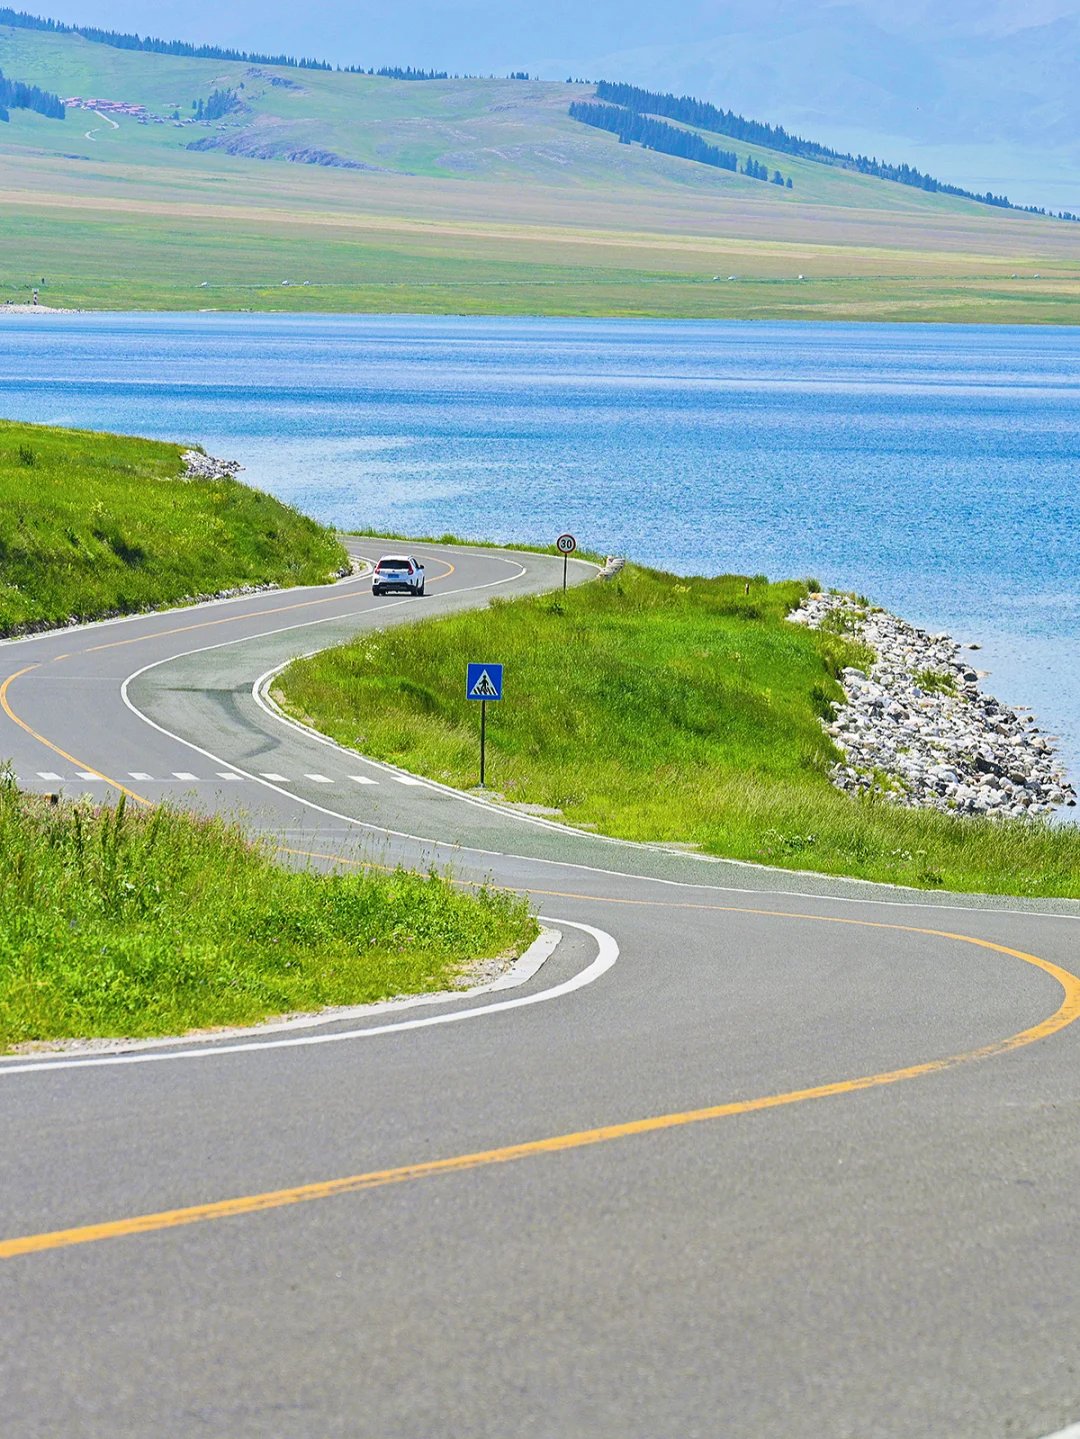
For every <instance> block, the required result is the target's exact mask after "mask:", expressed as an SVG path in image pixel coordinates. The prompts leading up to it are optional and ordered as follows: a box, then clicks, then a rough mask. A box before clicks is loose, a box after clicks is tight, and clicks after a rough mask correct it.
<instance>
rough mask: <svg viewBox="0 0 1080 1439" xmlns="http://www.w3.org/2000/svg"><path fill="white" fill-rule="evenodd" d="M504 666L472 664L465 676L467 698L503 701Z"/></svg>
mask: <svg viewBox="0 0 1080 1439" xmlns="http://www.w3.org/2000/svg"><path fill="white" fill-rule="evenodd" d="M502 672H503V667H502V665H487V664H471V665H469V667H468V671H467V673H466V676H465V698H466V699H470V700H501V699H502V690H503V686H502Z"/></svg>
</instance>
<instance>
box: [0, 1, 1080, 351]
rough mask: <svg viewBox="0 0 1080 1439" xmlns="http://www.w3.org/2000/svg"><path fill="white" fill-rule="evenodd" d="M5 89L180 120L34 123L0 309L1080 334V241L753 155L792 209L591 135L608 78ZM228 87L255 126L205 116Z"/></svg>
mask: <svg viewBox="0 0 1080 1439" xmlns="http://www.w3.org/2000/svg"><path fill="white" fill-rule="evenodd" d="M0 68H2V69H3V71H4V73H5V75H8V76H11V77H17V78H19V79H22V80H25V81H28V82H31V83H33V84H37V85H40V86H42V87H43V88H45V89H48V90H50V91H53V92H55V93H57V94H58V95H60V96H62V97H64V98H71V97H74V96H81V97H83V98H84V99H86V98H87V97H96V98H105V99H109V100H112V101H118V102H128V103H131V104H136V105H143V106H145V107H146V108H147V110H148V112H149V114H150V115H153V116H155V117H157V118H158V119H159V120H161V122H162V123H153V122H152V121H148V123H145V124H140V123H139V121H138V119H137V118H135V117H133V116H130V115H126V114H119V115H115V116H113V115H111V114H107V113H105V112H102V113H100V114H99V113H96V112H95V111H93V110H90V109H77V108H74V107H71V108H69V109H68V111H67V116H66V118H65V119H64V120H55V119H49V118H46V117H44V116H41V115H38V114H35V113H33V112H30V111H26V110H12V111H11V119H10V121H9V123H7V124H3V125H0V190H2V191H3V194H4V204H3V206H2V207H0V302H2V301H4V300H11V301H15V302H21V301H26V300H29V298H30V295H31V290H32V288H33V287H34V286H35V285H36V286H38V287H39V288H41V282H42V278H43V277H44V280H45V287H44V289H43V290H42V295H41V298H42V300H43V301H44V302H45V303H47V304H49V305H53V306H58V307H70V308H87V309H110V310H115V309H162V310H171V309H187V310H198V309H204V310H212V309H220V310H259V311H275V310H282V311H309V310H310V311H340V312H360V311H364V312H410V313H429V314H495V315H498V314H507V315H511V314H548V315H613V316H620V315H625V316H638V315H642V316H649V315H655V316H685V317H687V318H732V319H734V318H741V319H808V320H809V319H816V320H851V319H866V320H937V321H950V320H951V321H962V322H969V323H970V322H980V321H995V322H999V323H1075V322H1076V315H1077V308H1078V305H1080V225H1075V224H1069V223H1066V222H1061V221H1055V220H1052V219H1050V218H1048V217H1045V216H1038V215H1024V214H1020V213H1018V212H1014V211H1004V210H1001V209H995V208H992V207H990V206H987V205H983V204H980V203H978V202H976V201H974V200H967V199H963V198H959V197H955V196H947V195H942V194H930V193H927V192H924V191H922V190H919V189H914V188H912V187H910V186H904V185H898V184H894V183H891V182H889V181H886V180H881V179H877V178H875V177H873V176H867V175H859V174H856V173H854V172H852V171H849V170H844V169H841V168H839V167H837V166H833V165H824V164H818V163H815V162H814V161H811V160H808V159H805V158H801V157H795V156H789V155H783V154H778V153H775V152H771V151H769V150H767V149H764V148H762V147H761V146H757V145H749V144H744V143H742V142H730V143H731V145H733V147H734V148H735V149H736V150H737V152H738V154H739V159H740V164H742V163H744V162H745V161H746V160H747V159H752V160H754V161H756V162H757V163H758V164H760V165H764V166H766V167H769V168H770V169H772V168H779V169H780V170H781V171H782V172H783V173H784V174H785V175H789V176H790V177H791V179H792V185H793V187H792V189H791V190H787V189H784V188H781V187H778V186H775V185H771V184H763V183H762V182H760V181H759V180H755V179H753V178H751V177H750V176H747V175H744V174H741V173H738V174H736V173H732V172H730V171H727V170H720V169H716V168H713V167H711V166H708V165H701V164H697V163H695V162H693V161H690V160H684V159H680V158H678V157H676V156H671V155H664V154H659V153H657V152H655V151H652V150H646V149H643V148H642V147H641V146H640V145H621V144H619V142H618V139H617V137H616V136H614V135H612V134H609V133H608V132H606V131H603V130H597V129H594V128H592V127H590V126H587V125H583V124H581V123H579V122H578V121H576V120H572V119H571V118H570V116H569V114H568V109H569V105H570V102H571V100H576V99H578V100H579V99H588V98H589V97H590V96H591V95H592V93H593V87H592V86H590V85H584V84H572V85H571V84H563V83H555V82H540V81H520V80H519V81H512V80H507V79H499V78H486V79H485V78H471V79H450V80H445V81H421V82H415V81H400V80H394V79H388V78H383V77H379V76H370V75H358V74H347V73H343V72H325V71H317V70H298V69H290V68H288V67H280V66H266V65H259V64H255V65H252V64H249V63H247V62H243V61H221V60H205V59H197V58H193V57H180V56H170V55H159V54H153V53H146V52H142V51H131V50H120V49H114V48H112V47H110V46H107V45H102V44H97V43H94V42H92V41H88V40H85V39H83V38H82V37H80V36H76V35H55V34H46V33H43V32H39V31H32V30H22V29H18V28H12V27H8V26H0ZM222 89H226V90H229V91H231V92H232V94H233V96H234V99H235V108H234V109H232V110H231V111H230V112H229V113H228V114H226V115H225V116H224V117H223V118H222V119H221V120H220V121H217V122H214V123H204V122H199V121H197V119H196V118H195V117H196V116H197V113H198V111H197V106H198V103H199V102H200V101H203V102H205V101H206V100H207V99H208V98H209V96H210V94H211V93H212V92H213V91H219V92H220V91H221V90H222ZM193 107H195V108H193ZM174 114H175V115H178V116H179V117H180V118H179V119H178V120H173V118H172V116H173V115H174ZM705 138H706V139H707V140H709V141H710V143H713V142H717V140H718V137H716V136H715V135H711V133H710V134H706V135H705ZM719 143H724V142H723V141H722V140H721V141H719ZM191 146H195V147H197V148H194V149H192V148H189V147H191ZM894 158H897V159H901V158H903V157H894ZM729 276H733V277H734V279H729V278H728V277H729ZM800 277H801V278H800ZM285 281H288V284H285V283H283V282H285ZM305 282H307V283H305Z"/></svg>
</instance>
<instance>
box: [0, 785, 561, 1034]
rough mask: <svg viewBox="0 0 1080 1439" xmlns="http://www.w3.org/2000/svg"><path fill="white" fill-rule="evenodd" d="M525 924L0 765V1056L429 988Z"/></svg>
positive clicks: (445, 894)
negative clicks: (108, 803)
mask: <svg viewBox="0 0 1080 1439" xmlns="http://www.w3.org/2000/svg"><path fill="white" fill-rule="evenodd" d="M45 896H47V902H46V903H43V902H42V901H43V897H45ZM536 929H537V927H536V924H535V922H534V921H533V920H532V919H531V918H530V916H529V913H528V910H527V908H526V906H525V904H524V902H523V901H520V900H518V899H516V898H514V897H512V896H510V895H507V894H503V893H499V892H495V891H486V890H481V891H479V892H478V893H463V892H461V891H459V890H457V889H455V888H454V887H453V886H452V884H451V883H450V882H449V881H448V880H446V879H442V878H439V877H436V876H431V875H416V874H407V873H404V872H398V873H394V874H385V873H384V874H379V873H375V872H372V871H370V870H369V871H365V872H362V873H357V874H348V875H342V874H335V875H325V874H317V873H314V872H311V871H299V872H298V871H294V870H286V869H282V868H281V867H280V866H279V865H278V864H276V863H275V862H274V860H273V857H272V854H271V852H270V850H269V849H268V848H264V847H262V846H260V845H258V844H254V843H252V842H251V840H250V839H249V838H248V837H247V836H245V835H244V834H243V833H242V832H241V831H240V830H239V829H238V828H237V827H236V826H234V825H232V824H229V823H227V822H226V821H224V820H221V819H216V818H204V817H196V816H192V815H188V814H185V813H183V812H182V811H179V810H173V809H170V808H168V807H159V808H156V809H154V810H133V809H125V808H124V807H123V805H121V806H120V807H118V808H116V809H110V808H100V807H95V806H94V805H93V804H92V802H91V803H86V804H78V803H71V802H64V803H62V804H61V805H59V806H55V807H54V806H50V805H49V804H48V803H47V801H46V800H44V799H43V798H41V797H39V796H30V795H22V794H20V793H19V792H18V791H17V790H16V788H15V786H14V784H13V783H12V782H11V780H10V778H9V777H6V776H5V774H4V772H3V771H0V1049H4V1048H7V1047H10V1046H11V1045H13V1044H18V1043H23V1042H26V1041H33V1040H47V1039H62V1038H68V1037H83V1036H91V1035H92V1036H108V1035H120V1036H135V1035H155V1034H182V1033H184V1032H185V1031H186V1030H188V1029H192V1028H203V1027H211V1026H219V1025H230V1024H251V1023H254V1022H256V1021H258V1020H260V1019H264V1018H266V1017H267V1016H269V1015H274V1014H280V1013H283V1012H288V1011H295V1010H317V1009H320V1008H322V1007H323V1006H324V1005H340V1004H358V1003H364V1002H366V1001H369V1000H377V999H383V998H385V997H387V996H389V995H394V994H402V993H414V992H418V991H424V990H435V989H442V988H446V987H447V985H449V984H452V983H453V982H454V980H455V978H456V977H457V976H459V975H460V974H461V973H462V971H463V970H467V968H468V966H469V964H470V963H471V962H472V961H473V960H475V959H477V958H478V957H481V958H482V957H484V956H488V955H497V954H502V953H506V952H514V953H519V952H520V951H521V950H522V949H524V948H525V947H526V946H527V945H528V944H529V943H530V942H531V941H532V939H533V937H534V936H535V934H536Z"/></svg>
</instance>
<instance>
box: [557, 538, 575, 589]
mask: <svg viewBox="0 0 1080 1439" xmlns="http://www.w3.org/2000/svg"><path fill="white" fill-rule="evenodd" d="M555 548H556V549H557V550H558V552H559V554H560V555H562V587H563V593H564V594H565V593H566V559H567V556H568V555H572V554H573V553H574V551H575V550H576V549H577V540H575V539H574V537H573V535H560V536H559V538H558V539H557V540H556V541H555Z"/></svg>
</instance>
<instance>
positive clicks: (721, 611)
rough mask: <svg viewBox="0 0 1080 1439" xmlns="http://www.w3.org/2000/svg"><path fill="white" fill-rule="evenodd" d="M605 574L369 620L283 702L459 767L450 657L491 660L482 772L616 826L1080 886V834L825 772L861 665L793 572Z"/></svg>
mask: <svg viewBox="0 0 1080 1439" xmlns="http://www.w3.org/2000/svg"><path fill="white" fill-rule="evenodd" d="M749 583H750V593H749V595H746V594H744V584H745V581H744V579H743V578H741V577H734V576H723V577H721V578H719V579H708V580H706V579H686V580H680V579H679V578H677V577H676V576H672V575H666V574H662V573H659V572H657V571H652V570H645V569H640V568H637V567H635V566H628V567H627V568H626V570H625V571H624V572H623V574H622V575H621V576H620V577H619V579H618V580H617V581H615V582H610V583H606V584H590V585H585V586H582V587H580V588H577V589H573V590H571V591H570V592H569V593H568V594H567V595H566V596H565V597H564V596H562V595H559V596H548V597H542V598H538V599H525V600H517V601H513V602H505V601H495V602H494V603H493V604H492V605H491V606H490V607H489V608H488V609H486V610H484V611H481V612H476V613H473V614H467V615H460V616H456V617H453V618H450V619H444V620H437V621H426V622H423V623H421V624H418V625H415V626H409V627H408V628H402V629H393V630H390V631H387V632H386V633H383V634H379V635H376V636H367V637H365V638H364V639H362V640H360V641H357V642H355V643H353V644H350V645H346V646H342V647H340V648H336V649H332V650H328V651H326V652H324V653H323V654H320V655H317V656H315V657H313V658H311V659H306V660H301V661H298V662H297V663H296V664H295V665H294V666H293V667H292V668H291V669H289V670H288V671H286V673H285V674H284V676H283V677H282V678H281V679H280V680H279V681H278V684H277V689H276V693H277V694H278V697H279V699H280V700H281V701H282V702H283V703H284V704H285V705H286V706H287V707H288V708H289V709H290V710H291V711H292V712H293V713H295V714H297V715H300V716H303V717H305V718H309V719H311V720H312V721H313V722H314V723H316V724H317V725H318V726H319V728H320V729H322V730H324V731H325V732H327V733H329V734H332V735H333V736H335V738H337V739H338V740H340V741H341V742H343V743H345V744H348V745H351V746H354V747H356V748H358V749H361V750H363V751H364V752H365V753H366V754H370V755H375V756H378V757H380V758H383V759H387V760H391V761H393V762H394V763H395V764H399V765H402V766H403V767H405V768H406V769H410V770H413V771H415V772H417V773H419V774H424V775H428V776H430V777H432V778H435V779H439V780H443V781H445V782H447V783H449V784H454V785H459V786H462V787H466V788H467V787H471V786H472V785H474V784H475V783H476V762H477V755H476V752H477V737H476V728H477V717H476V714H475V708H476V707H475V705H471V704H469V703H468V702H467V701H466V700H465V699H464V697H463V684H462V676H463V674H464V665H465V661H466V660H467V659H475V658H477V657H478V656H479V657H484V656H487V657H489V658H498V659H500V660H501V661H502V662H503V663H504V664H505V665H506V695H507V698H506V700H505V701H504V702H503V703H502V704H500V705H495V706H491V707H490V708H489V714H488V720H489V723H488V746H489V748H488V756H489V758H488V765H489V769H488V774H489V780H490V783H491V784H492V785H493V786H494V787H495V788H496V789H497V790H499V791H501V792H502V793H503V794H504V795H505V796H506V797H507V798H508V799H512V800H516V801H523V802H527V803H531V804H540V805H545V806H551V807H553V808H557V809H559V810H561V811H562V812H563V813H564V815H565V817H566V819H567V820H568V821H569V822H570V823H571V824H575V825H584V826H586V827H591V828H594V829H598V830H601V831H603V832H604V833H606V834H612V835H618V836H621V837H623V838H626V839H634V840H650V841H667V842H672V841H674V842H678V843H690V844H693V845H696V846H698V847H700V849H702V850H703V851H706V852H708V853H710V854H716V855H726V856H730V857H732V858H736V859H744V860H751V861H757V862H760V863H766V864H772V865H780V866H783V867H785V868H788V869H813V870H818V871H824V872H825V873H830V874H847V875H856V876H859V877H861V878H864V879H875V880H886V881H891V882H894V883H901V884H909V885H917V886H920V887H927V888H933V887H945V888H949V889H957V890H974V891H984V892H989V893H1009V894H1030V895H1051V894H1053V895H1072V896H1080V831H1077V829H1076V828H1069V829H1056V830H1055V829H1051V828H1050V827H1049V826H1047V825H1044V824H1041V823H1038V822H1035V821H1017V822H1004V823H1003V822H997V821H993V820H976V819H961V818H953V817H951V816H948V815H941V814H936V813H931V812H929V811H914V810H902V809H897V808H895V807H894V806H892V805H890V804H889V803H887V802H886V801H882V800H879V801H876V802H875V801H859V800H855V799H853V798H851V797H849V796H847V795H845V794H842V793H841V792H839V791H838V790H836V789H834V788H833V787H832V785H831V784H830V783H829V780H828V769H829V766H830V764H831V763H832V762H833V761H834V760H835V759H837V758H838V757H839V756H838V752H837V751H836V750H835V748H834V747H833V745H832V743H831V741H830V740H829V738H828V737H827V736H826V735H825V733H824V732H823V730H822V728H821V724H820V716H822V715H823V714H825V713H826V712H827V707H828V703H829V701H830V700H834V699H839V698H841V690H840V687H839V685H838V683H837V682H836V678H835V676H836V675H837V674H838V672H839V669H840V667H841V666H843V665H844V664H848V663H858V662H860V661H861V662H864V663H865V661H866V655H865V652H864V651H861V650H859V649H858V648H857V647H855V646H853V645H852V643H851V642H850V641H849V640H847V639H845V638H844V637H843V636H840V635H834V634H828V633H822V632H814V631H808V630H805V629H803V628H802V627H800V626H796V625H792V624H789V623H787V622H786V621H785V619H784V615H785V614H786V613H787V612H788V611H789V610H790V608H791V607H792V606H793V605H794V604H795V603H796V602H797V601H798V599H799V597H800V595H801V594H802V593H803V592H804V588H805V587H804V586H803V585H802V584H801V583H800V582H795V581H790V582H786V583H780V584H769V583H768V582H766V581H765V580H764V579H763V578H760V577H759V578H757V579H754V580H752V581H750V582H749Z"/></svg>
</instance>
